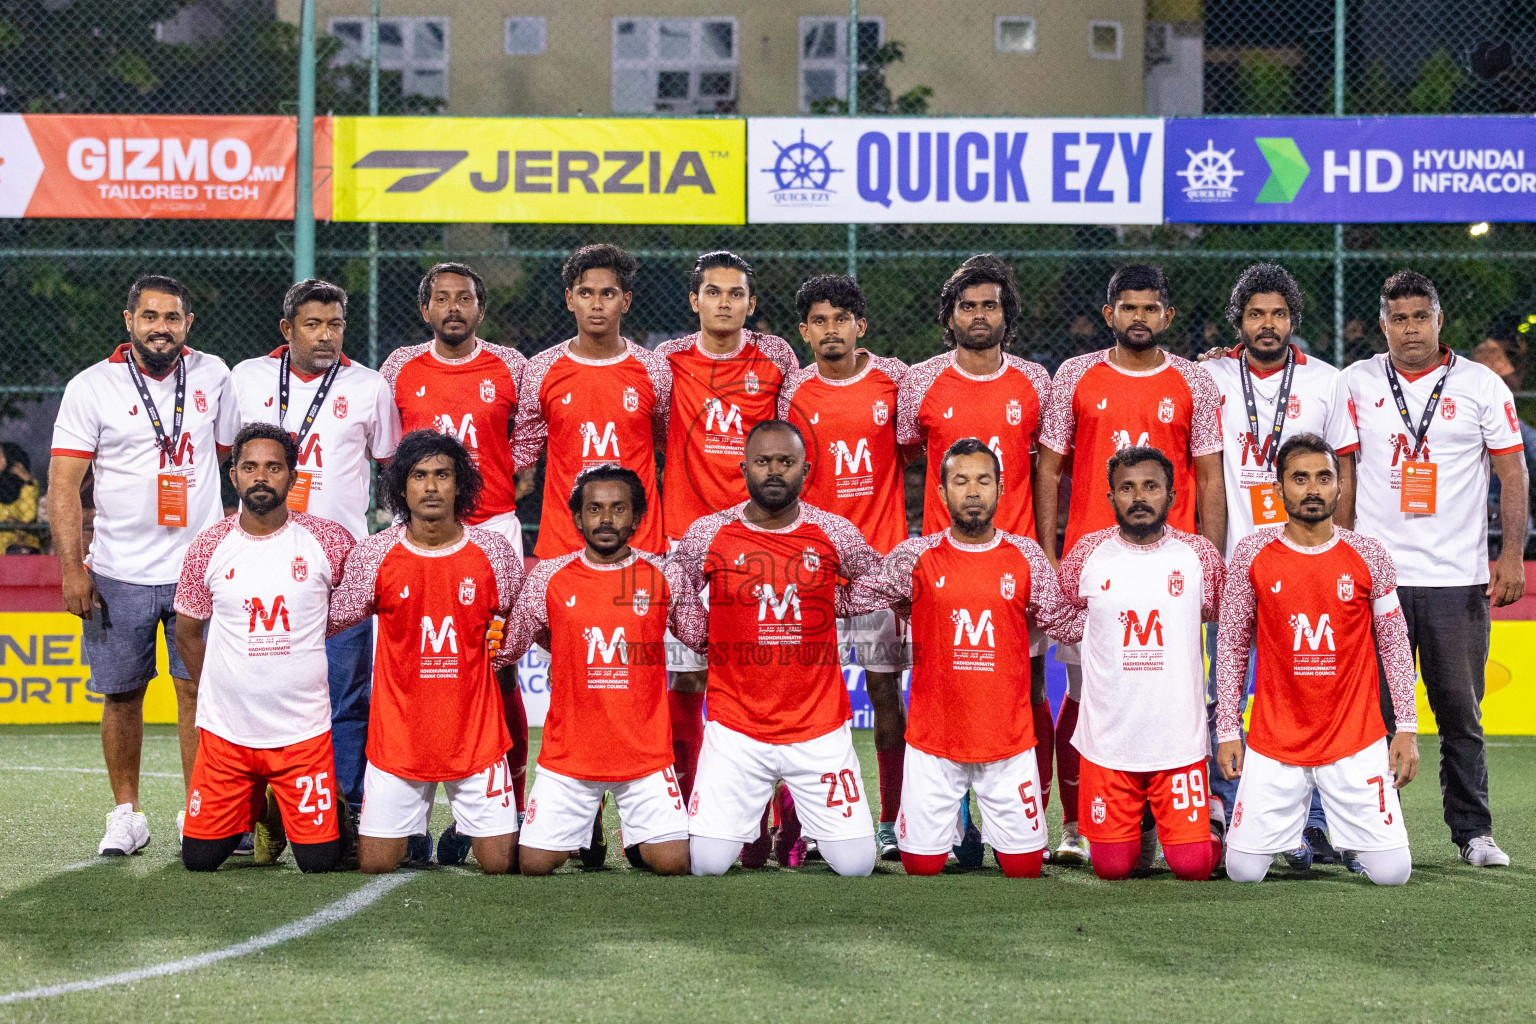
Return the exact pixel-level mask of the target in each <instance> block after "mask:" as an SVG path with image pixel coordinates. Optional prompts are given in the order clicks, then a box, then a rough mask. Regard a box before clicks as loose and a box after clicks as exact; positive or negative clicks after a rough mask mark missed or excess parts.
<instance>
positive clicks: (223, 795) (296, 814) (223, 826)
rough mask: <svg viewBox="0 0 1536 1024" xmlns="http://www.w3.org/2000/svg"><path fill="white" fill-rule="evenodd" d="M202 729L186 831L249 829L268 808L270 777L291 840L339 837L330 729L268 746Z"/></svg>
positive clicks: (223, 834)
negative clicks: (246, 744)
mask: <svg viewBox="0 0 1536 1024" xmlns="http://www.w3.org/2000/svg"><path fill="white" fill-rule="evenodd" d="M198 735H199V737H200V739H199V742H198V747H197V762H196V763H195V764H193V766H192V791H191V793H189V794H188V795H187V820H186V824H185V826H184V828H183V834H184V835H188V836H191V837H192V838H193V839H225V838H227V837H229V836H233V835H239V834H240V833H242V832H249V831H250V830H251V828H252V827H253V826H254V825H255V824H256V821H257V819H258V818H260V817H261V815H262V813H263V812H264V811H265V810H266V806H267V785H268V784H269V783H270V784H271V786H272V791H273V792H274V793H276V794H277V805H278V807H279V808H280V809H281V811H282V815H283V829H284V831H286V832H287V833H288V838H289V840H291V841H292V842H295V843H328V842H330V841H331V840H333V839H339V838H340V837H341V832H340V831H339V830H338V828H337V825H336V812H337V807H336V785H335V778H336V767H335V763H334V759H333V758H332V756H331V734H330V733H329V732H323V733H321V734H320V735H319V736H316V737H315V738H314V739H309V740H304V741H303V742H301V743H290V744H289V745H288V746H286V747H271V748H268V749H257V748H256V747H243V746H241V745H240V744H238V743H231V742H229V740H226V739H224V738H223V737H222V736H215V735H214V734H213V733H211V732H209V731H208V730H206V729H199V730H198Z"/></svg>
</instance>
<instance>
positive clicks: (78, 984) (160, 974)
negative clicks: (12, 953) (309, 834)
mask: <svg viewBox="0 0 1536 1024" xmlns="http://www.w3.org/2000/svg"><path fill="white" fill-rule="evenodd" d="M411 878H412V875H410V874H408V873H402V874H397V875H384V876H383V877H380V878H376V879H374V880H373V881H371V882H369V883H368V884H367V885H365V886H363V887H362V888H361V889H358V890H357V891H356V892H354V893H352V894H351V895H350V896H343V897H342V898H341V899H339V900H337V901H336V902H335V903H332V904H330V905H329V906H325V907H321V908H320V909H319V910H317V911H315V912H314V913H313V914H310V915H309V916H308V917H301V918H299V919H298V920H297V921H292V922H289V923H288V924H285V925H283V926H282V927H281V928H274V929H273V930H272V931H270V932H267V933H266V934H265V935H256V936H253V937H251V938H249V939H246V940H245V941H244V942H237V943H235V944H234V945H233V946H225V947H224V948H223V949H216V950H213V951H212V952H208V953H199V954H197V955H196V956H189V957H183V958H182V959H180V960H168V961H166V962H165V963H160V964H155V965H153V966H151V967H141V968H139V969H137V970H133V971H121V972H119V973H117V974H104V975H101V976H100V977H97V978H86V979H84V980H82V981H69V982H65V983H63V984H61V985H42V986H39V987H38V988H29V989H23V990H21V991H19V992H6V993H4V994H0V1004H5V1003H22V1002H27V1001H30V1000H33V999H48V998H51V997H52V996H65V995H70V994H71V993H74V992H92V991H95V990H96V989H101V988H109V987H111V986H113V985H132V984H133V983H135V982H139V981H147V980H149V979H150V978H164V977H166V976H167V975H171V974H182V973H185V972H186V971H195V970H198V969H199V968H203V967H208V966H211V965H213V964H216V963H218V962H219V961H221V960H229V959H232V958H234V957H240V956H248V955H250V954H251V953H259V952H261V951H262V950H264V949H270V948H272V947H273V946H277V945H281V944H282V943H284V942H288V941H289V940H291V939H300V938H303V937H304V936H306V935H308V934H309V933H310V932H313V931H315V930H317V929H320V928H324V927H325V926H326V925H328V924H336V923H337V922H339V921H345V920H346V919H347V918H349V917H351V916H352V915H353V914H356V913H358V912H359V911H361V910H364V909H366V908H367V907H368V906H370V905H371V904H373V903H374V902H375V901H377V900H378V899H379V897H381V896H383V895H384V894H385V893H387V892H389V891H390V890H391V889H394V888H396V887H398V886H401V885H404V884H405V883H406V882H409V881H410V880H411Z"/></svg>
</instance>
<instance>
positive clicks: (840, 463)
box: [827, 437, 875, 476]
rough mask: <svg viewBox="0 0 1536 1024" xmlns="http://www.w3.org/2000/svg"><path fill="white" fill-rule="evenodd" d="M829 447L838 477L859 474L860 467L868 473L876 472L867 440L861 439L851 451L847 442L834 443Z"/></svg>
mask: <svg viewBox="0 0 1536 1024" xmlns="http://www.w3.org/2000/svg"><path fill="white" fill-rule="evenodd" d="M827 447H828V448H830V449H831V451H832V462H833V466H834V467H835V468H834V472H835V473H836V474H837V475H838V476H852V475H854V474H856V473H858V472H859V467H860V466H862V467H863V468H864V472H866V473H873V472H874V471H875V470H874V464H873V463H872V462H871V461H870V458H869V441H868V440H866V439H865V438H862V437H861V438H859V439H858V440H857V441H856V442H854V445H853V448H852V449H851V450H850V449H849V447H848V442H847V441H834V442H832V443H831V444H830V445H828V446H827Z"/></svg>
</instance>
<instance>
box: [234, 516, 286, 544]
mask: <svg viewBox="0 0 1536 1024" xmlns="http://www.w3.org/2000/svg"><path fill="white" fill-rule="evenodd" d="M292 523H293V516H291V515H290V516H289V517H288V518H287V519H284V520H283V525H282V526H279V527H278V528H277V529H275V530H273V531H272V532H271V533H264V534H262V535H261V536H260V537H258V536H256V535H255V534H254V533H246V532H245V530H243V529H241V527H240V513H238V512H236V513H235V532H236V533H238V534H239V535H240V536H242V537H244V538H245V539H246V540H248V541H253V542H255V543H257V544H260V543H261V542H262V541H264V540H276V539H277V538H278V537H281V536H282V535H283V534H285V533H287V532H288V527H289V526H290V525H292Z"/></svg>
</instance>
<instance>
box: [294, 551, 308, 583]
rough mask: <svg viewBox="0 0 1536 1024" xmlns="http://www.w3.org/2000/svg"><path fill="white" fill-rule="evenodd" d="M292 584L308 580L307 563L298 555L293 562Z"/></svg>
mask: <svg viewBox="0 0 1536 1024" xmlns="http://www.w3.org/2000/svg"><path fill="white" fill-rule="evenodd" d="M291 568H292V569H293V582H295V583H303V582H304V581H305V580H307V579H309V563H308V562H306V561H304V556H303V555H299V556H298V557H297V558H295V559H294V560H293V565H292V567H291Z"/></svg>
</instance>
